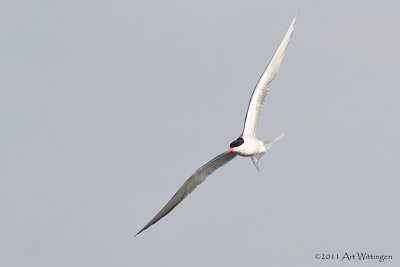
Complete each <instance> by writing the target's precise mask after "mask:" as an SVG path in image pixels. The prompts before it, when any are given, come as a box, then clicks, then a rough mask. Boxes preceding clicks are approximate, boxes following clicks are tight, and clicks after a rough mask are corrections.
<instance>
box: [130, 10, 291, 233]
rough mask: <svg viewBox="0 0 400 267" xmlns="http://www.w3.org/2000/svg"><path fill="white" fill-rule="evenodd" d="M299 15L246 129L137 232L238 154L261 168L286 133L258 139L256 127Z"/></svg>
mask: <svg viewBox="0 0 400 267" xmlns="http://www.w3.org/2000/svg"><path fill="white" fill-rule="evenodd" d="M296 19H297V15H296V16H295V17H294V18H293V21H292V23H291V24H290V26H289V29H288V31H287V32H286V34H285V37H284V38H283V40H282V42H281V44H280V45H279V47H278V49H277V50H276V52H275V55H274V56H273V57H272V59H271V61H270V62H269V64H268V66H267V68H266V69H265V70H264V72H263V74H262V75H261V77H260V79H259V80H258V83H257V85H256V87H255V88H254V91H253V94H252V95H251V98H250V102H249V106H248V108H247V113H246V118H245V122H244V128H243V133H242V134H241V135H240V137H239V138H238V139H236V140H235V141H233V142H232V143H231V144H230V145H229V148H228V151H226V152H224V153H221V154H219V155H218V156H216V157H215V158H213V159H212V160H210V161H209V162H207V163H206V164H205V165H203V166H202V167H201V168H199V169H198V170H197V171H196V172H195V173H193V174H192V176H190V177H189V179H187V180H186V182H185V183H184V184H183V185H182V186H181V187H180V188H179V190H178V191H177V192H176V193H175V195H174V196H173V197H172V198H171V199H170V200H169V201H168V203H167V204H166V205H165V206H164V207H163V208H162V209H161V210H160V212H158V213H157V215H156V216H155V217H154V218H153V219H152V220H151V221H150V222H149V223H148V224H146V226H144V227H143V228H142V230H140V231H139V232H138V233H137V234H136V235H135V236H137V235H138V234H140V233H141V232H143V231H144V230H146V229H147V228H149V227H150V226H151V225H153V224H155V223H156V222H158V221H159V220H160V219H161V218H162V217H164V216H165V215H167V214H168V213H169V212H170V211H171V210H173V209H174V208H175V207H176V206H177V205H178V204H179V203H180V202H181V201H182V200H183V199H184V198H185V197H186V196H187V195H189V194H190V193H191V192H192V191H193V190H194V189H195V188H196V187H197V186H198V185H199V184H201V183H202V182H203V181H204V180H205V179H206V178H207V177H208V176H209V175H210V174H212V173H213V172H214V171H216V170H217V169H218V168H220V167H222V166H223V165H225V164H226V163H228V162H229V161H231V160H232V159H233V158H234V157H235V156H236V155H240V156H243V157H251V159H252V161H253V163H254V165H255V166H256V168H257V169H258V170H259V168H258V160H259V159H260V158H261V157H262V156H263V155H264V154H265V152H267V151H268V149H269V148H270V147H271V146H272V145H273V144H274V143H275V142H276V141H278V140H279V138H281V137H282V136H283V134H281V135H280V136H278V137H275V138H272V139H270V140H267V141H260V140H258V139H256V128H257V124H258V121H259V120H260V116H261V111H262V107H263V104H264V102H265V98H266V96H267V94H268V92H269V87H270V85H271V82H272V80H273V79H274V78H275V76H276V74H277V72H278V69H279V67H280V66H281V63H282V60H283V57H284V56H285V52H286V49H287V47H288V44H289V41H290V39H291V37H292V33H293V30H294V28H295V24H296Z"/></svg>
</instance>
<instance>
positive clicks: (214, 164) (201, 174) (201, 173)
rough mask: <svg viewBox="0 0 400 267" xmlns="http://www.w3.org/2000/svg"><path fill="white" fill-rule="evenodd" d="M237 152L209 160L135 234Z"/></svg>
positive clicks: (156, 220)
mask: <svg viewBox="0 0 400 267" xmlns="http://www.w3.org/2000/svg"><path fill="white" fill-rule="evenodd" d="M235 156H236V154H234V153H229V154H227V153H222V154H219V155H218V156H216V157H215V158H213V159H212V160H210V161H209V162H207V163H206V164H205V165H203V166H202V167H201V168H199V169H198V170H197V171H196V172H195V173H194V174H192V176H190V177H189V179H187V180H186V182H185V183H184V184H183V185H182V186H181V187H180V188H179V190H178V191H177V192H176V193H175V195H174V196H173V197H172V198H171V199H170V200H169V201H168V203H167V204H166V205H165V206H164V207H163V208H162V209H161V210H160V211H159V212H158V213H157V215H156V216H155V217H154V218H153V219H152V220H151V221H150V222H149V223H148V224H146V226H145V227H143V228H142V230H140V231H139V232H138V233H137V234H136V235H135V236H137V235H138V234H140V233H141V232H143V231H144V230H146V229H147V228H149V227H150V226H151V225H153V224H155V223H156V222H158V221H159V220H160V219H161V218H162V217H164V216H165V215H167V214H168V213H169V212H170V211H171V210H173V209H174V208H175V207H176V206H177V205H178V204H179V203H181V201H182V200H183V199H185V197H186V196H187V195H189V194H190V193H191V192H192V191H193V190H194V189H195V188H196V187H197V186H198V185H199V184H201V183H202V182H203V181H204V180H205V179H206V178H207V176H209V175H210V174H212V173H213V172H214V171H216V170H217V169H218V168H220V167H222V166H223V165H225V164H226V163H228V162H229V161H231V160H232V159H233V158H234V157H235Z"/></svg>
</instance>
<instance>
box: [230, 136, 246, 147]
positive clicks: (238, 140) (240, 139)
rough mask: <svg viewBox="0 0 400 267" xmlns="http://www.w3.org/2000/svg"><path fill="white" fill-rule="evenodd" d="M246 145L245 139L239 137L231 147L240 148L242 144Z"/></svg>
mask: <svg viewBox="0 0 400 267" xmlns="http://www.w3.org/2000/svg"><path fill="white" fill-rule="evenodd" d="M243 143H244V140H243V138H242V137H239V138H238V139H236V140H235V141H233V142H232V143H231V144H230V145H229V147H231V148H232V147H237V146H240V145H241V144H243Z"/></svg>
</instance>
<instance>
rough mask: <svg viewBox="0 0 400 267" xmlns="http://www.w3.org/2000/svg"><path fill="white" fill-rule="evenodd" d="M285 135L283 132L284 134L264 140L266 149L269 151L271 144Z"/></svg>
mask: <svg viewBox="0 0 400 267" xmlns="http://www.w3.org/2000/svg"><path fill="white" fill-rule="evenodd" d="M284 135H285V134H284V133H283V134H281V135H280V136H277V137H274V138H272V139H269V140H267V141H264V142H263V143H264V147H265V149H266V150H267V151H268V150H269V149H270V148H271V146H272V145H273V144H274V143H276V142H277V141H278V140H279V139H281V138H282V136H284Z"/></svg>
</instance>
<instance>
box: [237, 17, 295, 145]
mask: <svg viewBox="0 0 400 267" xmlns="http://www.w3.org/2000/svg"><path fill="white" fill-rule="evenodd" d="M296 19H297V16H295V17H294V18H293V20H292V23H291V24H290V26H289V29H288V31H287V32H286V34H285V37H284V38H283V40H282V42H281V44H280V45H279V47H278V49H277V50H276V52H275V54H274V56H273V57H272V59H271V61H270V62H269V64H268V66H267V68H266V69H265V70H264V72H263V74H262V75H261V77H260V79H259V80H258V83H257V85H256V87H255V88H254V91H253V94H252V95H251V98H250V102H249V106H248V108H247V113H246V118H245V122H244V127H243V134H242V135H244V136H250V137H255V135H256V134H255V132H256V128H257V124H258V121H259V120H260V117H261V112H262V107H263V105H264V102H265V99H266V97H267V94H268V91H269V86H270V85H271V82H272V81H273V80H274V78H275V76H276V74H277V73H278V70H279V67H280V66H281V64H282V61H283V57H284V56H285V52H286V49H287V47H288V45H289V41H290V39H291V37H292V33H293V30H294V27H295V25H296Z"/></svg>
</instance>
